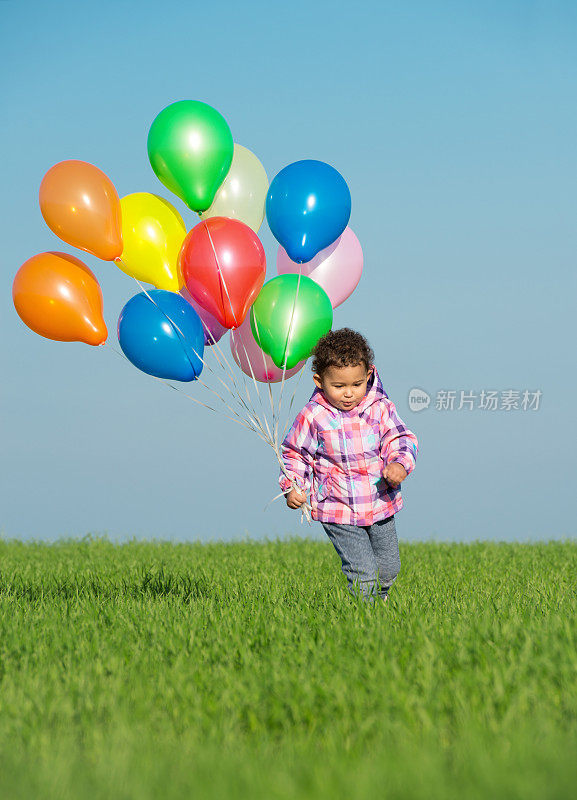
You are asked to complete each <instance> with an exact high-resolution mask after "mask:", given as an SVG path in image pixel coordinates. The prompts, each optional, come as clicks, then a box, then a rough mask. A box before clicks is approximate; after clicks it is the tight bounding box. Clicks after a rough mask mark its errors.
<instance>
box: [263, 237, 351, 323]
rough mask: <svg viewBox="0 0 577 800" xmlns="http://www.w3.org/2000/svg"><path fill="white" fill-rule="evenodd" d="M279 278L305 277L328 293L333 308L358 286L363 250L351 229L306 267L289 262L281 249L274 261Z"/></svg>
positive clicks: (281, 248)
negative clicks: (285, 276) (290, 276)
mask: <svg viewBox="0 0 577 800" xmlns="http://www.w3.org/2000/svg"><path fill="white" fill-rule="evenodd" d="M276 268H277V272H278V274H279V275H286V274H287V273H293V274H295V275H298V274H299V272H300V273H301V275H307V276H308V277H309V278H312V279H313V281H315V283H318V284H319V286H321V287H322V288H323V289H324V290H325V292H326V293H327V294H328V296H329V299H330V301H331V305H332V307H333V308H336V307H337V306H340V304H341V303H344V302H345V300H346V299H347V297H350V296H351V294H352V293H353V292H354V290H355V289H356V287H357V284H358V282H359V281H360V279H361V274H362V272H363V251H362V249H361V245H360V243H359V240H358V239H357V237H356V236H355V234H354V233H353V232H352V230H351V229H350V228H345V229H344V231H343V232H342V234H341V235H340V236H339V238H338V239H336V240H335V241H334V242H333V243H332V244H330V245H329V246H328V247H325V249H324V250H321V251H320V252H319V253H317V254H316V256H315V257H314V258H313V259H312V260H311V261H307V262H306V264H297V263H296V262H295V261H291V260H290V258H289V257H288V255H287V252H286V250H285V249H284V247H279V249H278V255H277V259H276Z"/></svg>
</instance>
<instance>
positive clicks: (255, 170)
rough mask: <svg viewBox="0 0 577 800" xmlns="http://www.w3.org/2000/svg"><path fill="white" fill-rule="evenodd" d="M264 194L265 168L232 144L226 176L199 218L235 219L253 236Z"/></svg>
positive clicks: (261, 210)
mask: <svg viewBox="0 0 577 800" xmlns="http://www.w3.org/2000/svg"><path fill="white" fill-rule="evenodd" d="M267 192H268V178H267V174H266V171H265V168H264V167H263V165H262V164H261V163H260V161H259V160H258V158H257V157H256V156H255V154H254V153H253V152H251V151H250V150H248V148H246V147H243V146H242V145H241V144H237V143H236V142H235V144H234V155H233V157H232V164H231V165H230V169H229V171H228V174H227V176H226V178H225V179H224V181H223V183H222V185H221V186H220V188H219V190H218V191H217V193H216V197H215V198H214V200H213V203H212V205H211V207H210V208H209V209H207V211H204V212H203V213H202V214H201V217H202V219H208V218H209V217H230V218H231V219H239V220H240V221H241V222H244V224H245V225H248V226H249V227H251V228H252V229H253V231H255V233H256V232H258V229H259V228H260V226H261V224H262V221H263V218H264V206H265V202H266V195H267Z"/></svg>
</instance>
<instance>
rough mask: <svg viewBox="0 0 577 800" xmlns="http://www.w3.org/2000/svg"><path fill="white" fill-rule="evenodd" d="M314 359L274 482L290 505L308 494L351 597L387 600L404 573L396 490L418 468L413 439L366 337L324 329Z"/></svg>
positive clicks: (295, 505)
mask: <svg viewBox="0 0 577 800" xmlns="http://www.w3.org/2000/svg"><path fill="white" fill-rule="evenodd" d="M312 355H313V372H314V375H313V380H314V382H315V385H316V389H315V391H314V392H313V394H312V397H311V399H310V400H309V402H308V403H307V404H306V406H305V407H304V408H303V409H302V411H301V412H300V413H299V414H298V415H297V417H296V419H295V421H294V423H293V425H292V428H291V429H290V431H289V432H288V434H287V436H286V438H285V440H284V441H283V443H282V446H281V453H282V457H283V462H284V465H285V469H286V473H287V474H285V473H284V472H282V473H281V476H280V479H279V483H280V486H281V489H282V491H283V492H285V493H286V494H287V498H286V502H287V505H288V507H289V508H294V509H296V508H300V507H301V506H302V504H303V503H305V502H306V499H307V497H306V494H307V492H308V493H310V503H311V516H312V518H313V519H315V520H318V521H319V522H321V524H322V526H323V528H324V529H325V531H326V533H327V535H328V537H329V539H330V540H331V542H332V543H333V545H334V547H335V549H336V551H337V553H338V554H339V556H340V558H341V561H342V571H343V573H344V574H345V576H346V578H347V582H348V589H349V591H350V592H351V594H352V595H357V593H358V590H360V593H361V596H362V597H363V598H364V599H366V600H368V601H369V602H374V601H375V598H376V597H380V598H381V599H382V600H387V598H388V591H389V589H390V587H391V585H392V584H393V582H394V580H395V579H396V577H397V575H398V574H399V571H400V568H401V561H400V558H399V544H398V541H397V533H396V529H395V514H396V512H397V511H400V510H401V508H402V507H403V499H402V497H401V491H400V489H399V485H400V484H401V482H402V481H404V480H405V478H406V477H407V475H408V474H409V473H410V472H411V471H412V470H413V469H414V467H415V459H416V456H417V451H418V442H417V438H416V436H415V434H414V433H412V432H411V431H410V430H409V429H408V428H407V427H406V426H405V424H404V422H403V421H402V419H401V418H400V417H399V416H398V415H397V412H396V409H395V406H394V404H393V403H392V402H391V401H390V400H389V397H388V395H387V394H386V392H385V391H384V390H383V387H382V384H381V381H380V379H379V376H378V374H377V370H376V368H375V365H374V364H373V363H372V362H373V359H374V353H373V351H372V350H371V348H370V346H369V344H368V342H367V340H366V339H365V337H364V336H362V335H361V334H360V333H357V332H356V331H353V330H351V329H350V328H341V329H340V330H337V331H329V333H327V334H326V336H323V337H322V338H321V339H319V341H318V343H317V345H316V347H315V348H314V350H313V353H312ZM295 486H296V487H297V488H294V487H295ZM379 584H380V588H379Z"/></svg>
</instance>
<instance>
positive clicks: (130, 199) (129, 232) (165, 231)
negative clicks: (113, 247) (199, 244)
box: [114, 192, 186, 292]
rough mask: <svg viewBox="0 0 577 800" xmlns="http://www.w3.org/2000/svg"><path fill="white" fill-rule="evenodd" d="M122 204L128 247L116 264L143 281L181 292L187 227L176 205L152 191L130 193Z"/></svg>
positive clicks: (116, 260)
mask: <svg viewBox="0 0 577 800" xmlns="http://www.w3.org/2000/svg"><path fill="white" fill-rule="evenodd" d="M120 207H121V209H122V240H123V242H124V249H123V251H122V256H121V257H120V258H116V259H114V260H115V262H116V264H117V265H118V266H119V267H120V269H121V270H122V271H123V272H126V274H127V275H131V276H132V277H133V278H136V279H137V280H139V281H144V282H145V283H151V284H152V285H153V286H155V287H156V288H157V289H166V290H167V291H169V292H178V291H179V290H180V289H181V287H182V286H183V284H184V281H183V279H182V275H181V274H180V270H179V269H178V254H179V252H180V248H181V245H182V242H183V241H184V237H185V236H186V227H185V225H184V220H183V219H182V217H181V216H180V214H179V213H178V211H177V210H176V208H174V207H173V206H171V204H170V203H169V202H168V201H167V200H164V199H163V198H162V197H159V196H158V195H156V194H149V193H148V192H135V193H134V194H127V195H126V197H123V198H122V200H121V201H120Z"/></svg>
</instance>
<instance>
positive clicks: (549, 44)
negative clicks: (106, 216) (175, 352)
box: [0, 0, 577, 540]
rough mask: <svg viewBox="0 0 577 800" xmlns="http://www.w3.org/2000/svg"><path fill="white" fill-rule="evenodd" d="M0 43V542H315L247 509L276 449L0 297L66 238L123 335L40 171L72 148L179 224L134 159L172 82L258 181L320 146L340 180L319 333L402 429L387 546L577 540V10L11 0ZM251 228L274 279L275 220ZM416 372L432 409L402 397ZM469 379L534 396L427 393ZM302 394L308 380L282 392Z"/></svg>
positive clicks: (273, 477)
mask: <svg viewBox="0 0 577 800" xmlns="http://www.w3.org/2000/svg"><path fill="white" fill-rule="evenodd" d="M0 45H1V52H2V60H3V68H2V71H1V76H0V81H1V86H2V108H3V111H4V114H3V125H2V127H1V129H0V147H1V148H2V153H3V170H2V174H3V181H2V191H1V193H0V213H1V219H2V223H3V224H2V249H1V251H0V258H1V267H2V268H1V270H0V276H1V281H2V285H1V288H2V291H1V292H0V331H1V335H2V347H1V357H2V378H3V380H2V392H1V400H0V402H1V423H2V429H1V436H2V447H3V458H2V463H1V466H0V470H1V473H2V474H1V476H0V486H1V495H2V497H1V515H0V530H1V532H2V535H3V536H6V537H22V538H42V539H54V538H57V537H59V536H82V535H84V534H86V533H88V532H91V533H107V534H108V535H109V536H110V537H111V538H126V537H132V536H136V537H154V538H159V539H160V538H167V539H182V540H188V539H204V540H214V539H238V538H242V537H244V536H245V535H247V534H248V535H250V536H253V537H257V538H259V537H265V536H269V537H274V536H284V535H287V534H291V533H296V534H298V535H307V536H313V537H318V538H322V537H324V533H323V532H322V528H321V527H320V525H318V523H317V524H315V525H313V527H311V528H309V527H307V526H306V525H300V524H299V521H298V519H299V518H298V515H297V514H296V513H295V512H291V511H290V510H288V509H287V508H286V507H285V506H284V503H283V502H282V501H278V500H277V501H276V503H273V504H272V505H271V506H270V507H269V508H268V509H267V510H266V511H264V510H263V509H264V506H265V505H266V504H267V503H268V501H269V500H270V499H271V498H272V497H273V496H274V495H275V494H276V493H277V491H278V490H277V467H276V466H275V463H276V462H275V459H274V456H273V454H272V451H270V450H269V449H268V448H267V447H266V445H264V444H263V443H261V442H260V441H259V440H258V439H257V438H256V437H255V436H254V435H253V434H250V433H248V432H246V431H244V430H242V429H241V428H239V427H238V426H235V425H233V423H231V422H229V421H228V420H226V419H224V418H217V417H215V416H214V415H211V414H210V412H208V411H205V410H204V409H202V408H199V407H198V406H196V405H195V404H194V403H191V402H188V401H187V400H186V399H185V398H182V397H179V396H177V395H176V394H175V393H174V392H169V390H167V389H166V388H165V387H163V386H162V385H160V384H159V383H158V382H157V381H154V380H153V379H151V378H149V377H147V376H146V375H144V374H143V373H140V372H139V371H138V370H136V369H135V368H134V367H132V366H131V365H129V364H127V363H125V362H123V361H121V359H119V358H117V357H115V355H114V353H112V352H111V351H110V350H109V349H108V348H90V347H88V346H86V345H83V344H62V343H57V342H52V341H49V340H47V339H42V338H41V337H39V336H37V335H35V334H33V333H32V332H31V331H30V330H29V329H28V328H26V327H25V326H24V325H23V324H22V323H21V322H20V320H19V318H18V316H17V315H16V312H15V310H14V307H13V304H12V296H11V285H12V280H13V277H14V274H15V273H16V271H17V270H18V268H19V267H20V265H21V264H22V263H23V262H24V261H25V260H26V259H27V258H29V257H30V256H32V255H35V254H36V253H39V252H42V251H45V250H54V249H55V250H63V251H65V252H70V253H73V254H76V255H77V256H79V257H81V258H83V260H85V262H86V263H87V264H88V265H89V266H90V267H91V269H92V270H93V271H94V272H95V273H96V275H97V277H98V279H99V282H100V284H101V286H102V290H103V294H104V302H105V319H106V322H107V325H108V329H109V332H110V336H109V339H110V341H111V342H112V343H113V344H115V330H116V321H117V318H118V315H119V313H120V311H121V309H122V307H123V305H124V304H125V303H126V302H127V300H128V299H129V298H130V297H131V296H132V295H133V294H134V293H135V286H134V282H133V281H131V279H130V278H128V277H127V276H126V275H124V274H123V273H122V272H120V270H118V269H117V268H116V267H115V266H114V265H113V264H110V263H105V262H102V261H98V260H97V259H96V258H93V257H91V256H89V255H87V254H81V253H79V252H78V251H75V250H74V249H73V248H71V247H69V246H68V245H66V244H64V243H63V242H61V241H60V240H59V239H57V238H56V236H54V234H52V232H51V231H50V230H49V229H48V228H47V227H46V225H45V224H44V222H43V220H42V216H41V214H40V209H39V206H38V187H39V184H40V181H41V180H42V177H43V175H44V173H45V172H46V171H47V169H49V168H50V167H51V166H52V165H53V164H54V163H56V162H58V161H61V160H64V159H68V158H79V159H82V160H85V161H89V162H91V163H93V164H96V165H97V166H99V167H100V168H101V169H103V170H104V171H105V172H106V173H107V175H108V176H109V177H110V178H111V179H112V181H113V182H114V184H115V186H116V188H117V190H118V192H119V194H120V195H121V196H122V195H123V194H128V193H130V192H135V191H150V192H156V193H158V194H161V195H163V196H164V197H166V198H167V199H169V200H170V201H171V202H173V203H174V205H175V206H176V207H177V208H178V209H179V210H180V211H181V213H182V214H183V216H184V218H185V221H186V222H187V227H189V228H190V227H192V225H193V224H194V223H195V222H196V221H197V218H196V216H195V215H194V214H193V213H192V212H190V211H188V210H187V209H186V208H185V207H184V205H183V204H182V203H181V202H180V201H179V200H178V199H176V198H175V197H171V196H170V193H169V192H168V191H167V190H166V189H165V188H164V187H163V186H162V185H161V184H160V183H159V182H158V180H157V179H156V177H155V175H154V173H153V172H152V169H151V167H150V165H149V163H148V159H147V153H146V138H147V134H148V129H149V127H150V124H151V123H152V120H153V119H154V117H155V116H156V114H157V113H158V112H159V111H160V110H161V109H162V108H164V107H165V106H166V105H168V104H169V103H171V102H174V101H176V100H181V99H198V100H203V101H204V102H207V103H209V104H210V105H212V106H214V107H216V108H217V109H218V110H219V111H220V112H221V113H222V114H223V115H224V116H225V117H226V119H227V121H228V123H229V125H230V127H231V130H232V133H233V137H234V139H235V141H237V142H239V143H240V144H243V145H245V146H246V147H248V148H250V149H251V150H252V151H253V152H254V153H256V154H257V156H258V157H259V158H260V160H261V161H262V163H263V164H264V166H265V168H266V170H267V173H268V175H269V179H272V178H273V177H274V175H275V174H276V173H277V172H278V171H279V170H280V169H282V167H284V166H286V165H287V164H289V163H291V162H292V161H296V160H298V159H301V158H317V159H320V160H323V161H327V162H328V163H330V164H332V165H333V166H335V167H336V168H337V169H338V170H339V171H340V172H341V173H342V174H343V176H344V177H345V179H346V180H347V183H348V185H349V188H350V190H351V195H352V215H351V220H350V225H351V227H352V228H353V230H354V231H355V233H356V234H357V236H358V237H359V239H360V242H361V244H362V247H363V251H364V256H365V270H364V274H363V277H362V279H361V282H360V283H359V286H358V287H357V290H356V292H355V293H354V295H353V296H352V297H351V298H350V299H349V300H348V301H347V302H346V303H345V304H343V305H342V306H341V307H339V308H338V309H337V310H336V312H335V319H334V326H333V327H342V326H344V325H347V326H349V327H352V328H355V329H358V330H361V331H362V332H363V333H364V334H365V335H366V336H367V337H368V339H369V341H370V342H371V344H372V346H373V348H374V350H375V353H376V363H377V367H378V369H379V372H380V374H381V377H382V380H383V383H384V386H385V389H386V390H387V392H388V394H389V395H390V397H391V399H392V400H393V401H394V402H395V404H396V406H397V410H398V413H399V414H400V415H401V417H402V418H403V419H404V420H405V422H406V423H407V424H408V425H409V427H410V428H411V429H412V430H413V431H414V432H415V433H416V434H417V436H418V438H419V442H420V455H419V461H418V466H417V469H416V470H415V472H414V473H413V474H412V475H411V476H410V477H409V479H408V480H407V481H406V483H405V484H403V487H404V488H403V494H404V498H405V508H404V509H403V510H402V511H401V512H400V513H399V515H398V519H397V529H398V533H399V536H400V537H401V538H402V539H405V540H415V539H429V538H434V539H446V540H471V539H476V538H491V539H515V540H527V539H550V538H563V537H566V536H574V535H575V534H576V532H577V531H576V523H575V517H574V513H573V512H572V511H571V509H570V498H571V496H572V490H571V489H570V486H571V485H572V478H571V475H574V474H575V470H574V466H573V462H574V451H575V431H576V430H577V425H576V424H575V423H576V420H575V397H576V396H577V391H576V389H577V385H576V379H575V356H574V349H575V341H576V335H575V312H574V308H575V302H576V298H577V293H576V288H577V287H576V278H575V275H576V269H575V267H576V265H575V261H576V253H577V234H576V231H577V225H576V220H577V203H576V197H577V191H576V186H577V182H576V168H577V110H576V105H575V97H576V96H577V46H576V45H577V7H576V6H575V4H572V3H569V2H547V3H546V2H531V0H526V1H525V2H510V1H508V0H501V2H483V3H480V2H470V3H463V2H446V1H445V0H439V2H436V3H428V2H413V0H407V2H404V3H389V2H374V3H367V2H359V3H357V4H354V5H353V4H347V6H346V8H345V7H344V6H339V4H335V3H329V2H322V3H309V2H306V3H305V2H302V0H297V2H293V3H290V4H283V5H281V4H270V3H261V2H244V3H242V4H233V3H222V2H212V3H207V4H199V3H185V2H172V1H171V0H166V1H165V2H163V3H151V2H147V1H146V0H144V1H143V2H135V1H134V0H124V2H114V3H113V2H108V1H106V0H105V2H100V3H98V4H96V3H84V4H81V3H72V2H51V3H42V2H39V0H36V2H31V3H22V2H20V3H19V2H16V1H15V0H3V2H0ZM260 236H261V239H262V242H263V244H264V247H265V250H266V253H267V259H268V276H269V277H273V276H274V274H275V258H276V244H275V242H274V240H273V237H272V235H271V234H270V231H269V230H268V228H267V226H266V222H265V224H264V225H263V227H262V228H261V231H260ZM289 386H290V384H289ZM412 387H420V388H422V389H424V390H425V391H427V392H428V393H429V394H430V395H431V397H432V403H431V405H430V406H429V408H428V409H426V410H424V411H420V412H414V411H411V410H410V409H409V405H408V392H409V390H410V389H411V388H412ZM185 388H186V387H185ZM483 389H484V390H486V391H488V390H494V391H497V392H499V393H500V392H504V391H507V390H510V389H512V390H517V391H520V392H522V391H523V390H524V389H528V390H532V391H533V390H540V391H541V392H542V396H541V399H540V407H539V408H538V410H537V411H533V410H526V411H523V410H522V409H518V410H512V411H509V412H507V411H503V410H497V411H489V410H481V409H478V408H474V409H473V410H466V409H461V410H460V411H458V410H456V409H455V410H453V411H449V410H445V411H441V410H436V408H435V398H436V396H437V393H438V392H440V391H443V390H446V391H449V390H453V391H456V392H457V397H458V396H459V393H460V391H461V390H463V391H466V392H469V391H472V392H474V393H476V394H480V392H481V390H483ZM186 390H187V391H194V387H193V386H191V385H189V386H188V388H187V389H186ZM311 391H312V379H311V378H309V377H308V375H305V377H303V379H302V381H301V383H300V385H299V389H298V393H297V399H296V401H295V402H297V403H299V404H300V405H302V404H304V403H305V402H306V401H307V400H308V398H309V396H310V393H311ZM457 405H458V403H457ZM299 407H300V406H299Z"/></svg>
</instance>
